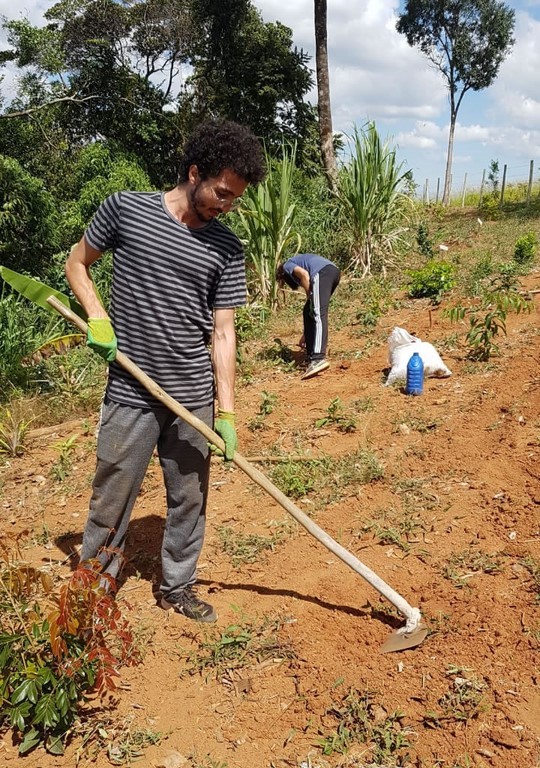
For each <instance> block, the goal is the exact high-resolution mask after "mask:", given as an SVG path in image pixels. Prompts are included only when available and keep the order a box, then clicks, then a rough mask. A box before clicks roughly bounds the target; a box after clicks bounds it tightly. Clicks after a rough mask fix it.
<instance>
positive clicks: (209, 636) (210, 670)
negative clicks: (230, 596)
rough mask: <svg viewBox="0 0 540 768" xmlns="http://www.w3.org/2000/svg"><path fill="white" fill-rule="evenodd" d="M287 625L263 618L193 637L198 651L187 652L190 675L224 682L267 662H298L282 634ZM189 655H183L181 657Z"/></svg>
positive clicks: (207, 630)
mask: <svg viewBox="0 0 540 768" xmlns="http://www.w3.org/2000/svg"><path fill="white" fill-rule="evenodd" d="M286 623H288V620H287V619H285V618H272V617H269V616H264V617H263V618H262V619H260V620H258V621H256V620H253V621H252V620H250V619H244V620H241V621H239V622H238V623H237V624H231V625H229V626H228V627H226V628H225V629H224V630H222V631H220V630H219V629H216V628H211V629H205V630H204V639H203V640H202V641H201V640H200V636H199V635H195V636H192V639H193V640H194V641H195V642H196V643H197V644H198V647H197V648H196V649H195V650H193V651H189V652H187V657H186V663H187V673H188V674H190V675H195V674H205V675H206V676H207V677H208V676H210V675H213V676H215V677H216V678H217V679H221V678H223V677H224V676H226V675H228V674H230V673H231V672H232V671H233V670H236V669H242V668H245V667H249V666H251V665H253V664H260V663H261V662H263V661H265V660H266V659H273V660H277V661H284V660H286V659H294V658H296V653H295V651H294V649H293V648H292V645H291V643H290V642H289V641H288V640H286V639H282V638H281V637H280V636H279V633H280V631H281V629H282V628H283V626H284V625H285V624H286ZM184 654H186V651H185V650H183V651H182V655H184Z"/></svg>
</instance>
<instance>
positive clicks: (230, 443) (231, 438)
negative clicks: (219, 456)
mask: <svg viewBox="0 0 540 768" xmlns="http://www.w3.org/2000/svg"><path fill="white" fill-rule="evenodd" d="M214 430H215V431H216V432H217V433H218V435H219V436H220V437H221V438H222V440H223V442H224V443H225V460H226V461H231V459H232V457H233V456H234V452H235V451H236V449H237V448H238V437H237V435H236V429H235V428H234V413H233V412H232V411H222V410H221V408H219V409H218V415H217V419H216V421H215V423H214Z"/></svg>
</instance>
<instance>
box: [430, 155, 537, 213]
mask: <svg viewBox="0 0 540 768" xmlns="http://www.w3.org/2000/svg"><path fill="white" fill-rule="evenodd" d="M509 190H511V195H510V194H509ZM443 191H444V178H441V177H439V178H438V179H437V182H436V183H435V184H432V185H430V180H429V179H426V180H425V182H424V185H423V188H422V202H423V203H424V205H430V204H432V203H435V204H437V203H440V202H442V197H443ZM539 194H540V185H539V184H538V182H536V183H535V181H534V160H531V161H530V162H529V163H525V164H523V165H515V166H508V165H507V164H505V165H504V166H503V168H502V173H501V174H500V173H499V166H498V163H497V164H496V165H495V166H494V165H492V167H491V168H490V169H489V171H488V170H486V169H484V170H483V171H482V172H481V173H477V174H472V175H470V176H469V174H468V173H465V174H464V176H463V179H462V180H458V179H456V178H454V177H453V176H451V177H450V202H449V205H451V206H461V207H462V208H464V207H465V206H478V207H479V208H480V207H481V206H482V202H483V201H484V200H485V198H486V197H487V196H488V195H489V197H490V199H491V200H495V201H497V202H498V205H499V207H501V208H502V206H503V205H504V203H505V200H506V201H509V200H510V199H511V202H513V203H529V202H530V201H531V199H532V198H533V196H538V195H539Z"/></svg>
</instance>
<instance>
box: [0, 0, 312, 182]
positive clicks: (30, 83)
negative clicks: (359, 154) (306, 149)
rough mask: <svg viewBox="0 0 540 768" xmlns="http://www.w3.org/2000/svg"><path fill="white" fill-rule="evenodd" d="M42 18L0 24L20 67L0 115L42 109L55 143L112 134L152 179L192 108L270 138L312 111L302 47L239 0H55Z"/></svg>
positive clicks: (291, 129)
mask: <svg viewBox="0 0 540 768" xmlns="http://www.w3.org/2000/svg"><path fill="white" fill-rule="evenodd" d="M45 17H46V19H47V24H46V26H44V27H41V28H38V27H34V26H32V25H31V24H30V23H29V22H28V21H27V20H24V19H23V20H15V21H13V20H12V21H7V22H6V23H5V24H4V27H5V29H6V32H7V34H8V41H9V43H10V46H11V49H10V50H9V51H4V52H2V53H0V64H1V63H2V62H6V61H9V60H11V61H13V62H14V63H15V64H16V66H17V67H19V69H20V73H21V76H22V77H21V79H20V86H19V92H18V97H17V99H16V100H15V101H13V102H12V103H11V104H10V105H9V107H8V109H6V110H5V112H4V114H3V115H0V117H3V118H4V120H3V121H0V122H6V120H7V119H8V118H11V119H9V122H10V123H13V122H14V121H15V120H21V119H22V118H29V117H30V116H32V117H33V118H34V119H36V120H38V121H41V120H42V115H44V114H45V113H46V114H47V116H46V117H45V119H44V123H43V125H44V126H45V125H46V132H47V136H48V138H49V139H50V141H51V142H52V143H53V144H55V143H56V142H58V141H62V142H64V144H65V146H64V147H63V151H66V150H67V151H68V152H69V151H72V150H73V148H76V147H78V146H82V145H84V144H85V143H86V142H88V141H95V140H97V139H99V140H102V139H105V140H107V141H112V142H114V143H115V144H116V145H118V146H119V147H121V148H122V149H123V150H124V151H125V152H128V153H133V154H135V155H136V156H137V158H138V159H139V161H140V162H141V163H142V164H143V166H144V167H145V169H146V170H147V172H148V173H149V175H150V177H151V179H152V182H153V183H154V184H156V185H157V186H162V185H164V184H167V183H173V182H174V180H175V155H176V152H177V148H178V146H179V145H180V144H181V143H182V141H183V139H184V137H185V135H186V133H187V132H189V130H190V129H191V127H192V126H193V124H194V123H195V122H197V121H198V120H200V119H201V118H205V117H208V116H222V117H227V118H231V119H234V120H238V121H239V122H242V123H245V124H247V125H249V126H250V127H251V128H252V129H253V130H254V131H255V132H256V133H257V134H258V135H260V136H261V137H264V138H265V139H266V140H267V141H268V142H269V143H270V145H277V144H279V143H280V141H281V140H282V138H283V137H284V136H286V137H287V138H301V137H302V136H303V135H304V134H305V133H306V131H307V129H308V127H309V126H310V124H312V123H313V121H314V114H313V110H312V109H311V107H310V106H309V105H308V104H306V103H305V102H304V97H305V95H306V93H307V92H308V91H309V89H310V87H311V72H310V70H309V69H308V67H307V60H306V56H305V55H304V54H303V53H302V52H301V51H297V50H296V49H294V48H293V47H292V35H291V30H290V29H288V28H287V27H284V26H283V25H282V24H279V23H275V24H267V23H264V22H263V21H262V18H261V16H260V14H259V12H258V11H257V10H256V9H255V8H254V7H253V6H252V4H251V2H250V0H126V1H125V2H116V1H115V0H60V2H58V3H56V4H55V5H53V6H52V7H51V8H50V9H49V10H48V11H47V12H46V14H45ZM21 113H22V114H21ZM16 115H20V116H19V117H16ZM0 130H1V129H0ZM17 130H18V131H19V130H20V129H17ZM308 132H309V131H308ZM60 137H61V138H60ZM25 138H28V133H26V134H25V135H24V136H21V137H19V145H18V147H15V146H13V151H14V156H15V157H18V154H17V152H18V151H19V150H20V151H21V152H22V153H23V154H26V150H25V147H24V145H25V140H24V139H25ZM66 145H67V146H66ZM22 159H23V157H21V160H22Z"/></svg>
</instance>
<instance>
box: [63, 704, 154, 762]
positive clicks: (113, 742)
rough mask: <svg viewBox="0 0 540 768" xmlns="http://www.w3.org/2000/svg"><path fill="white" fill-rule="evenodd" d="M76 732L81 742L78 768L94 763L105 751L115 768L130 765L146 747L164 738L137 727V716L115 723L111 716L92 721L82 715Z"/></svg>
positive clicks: (105, 715)
mask: <svg viewBox="0 0 540 768" xmlns="http://www.w3.org/2000/svg"><path fill="white" fill-rule="evenodd" d="M73 731H74V735H75V736H77V737H78V739H79V740H80V744H79V746H78V748H77V751H76V753H75V765H77V766H78V765H79V764H81V763H83V764H84V765H86V764H87V763H90V762H94V761H95V760H96V758H97V757H98V755H99V754H100V753H103V752H106V754H107V759H108V760H109V762H110V763H111V764H112V765H131V764H132V762H135V761H136V760H138V759H140V757H142V755H143V754H144V750H145V749H146V748H147V747H149V746H152V745H154V744H159V743H160V742H161V739H162V735H161V733H159V732H157V731H152V730H150V729H147V728H140V727H138V726H137V724H136V723H135V715H134V714H130V715H127V716H126V717H123V718H121V719H116V720H115V719H114V718H113V717H112V716H111V715H110V714H109V713H103V714H102V715H99V716H95V715H94V717H92V718H89V719H85V716H84V713H82V716H81V719H80V721H79V722H77V723H76V724H75V726H74V728H73Z"/></svg>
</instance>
